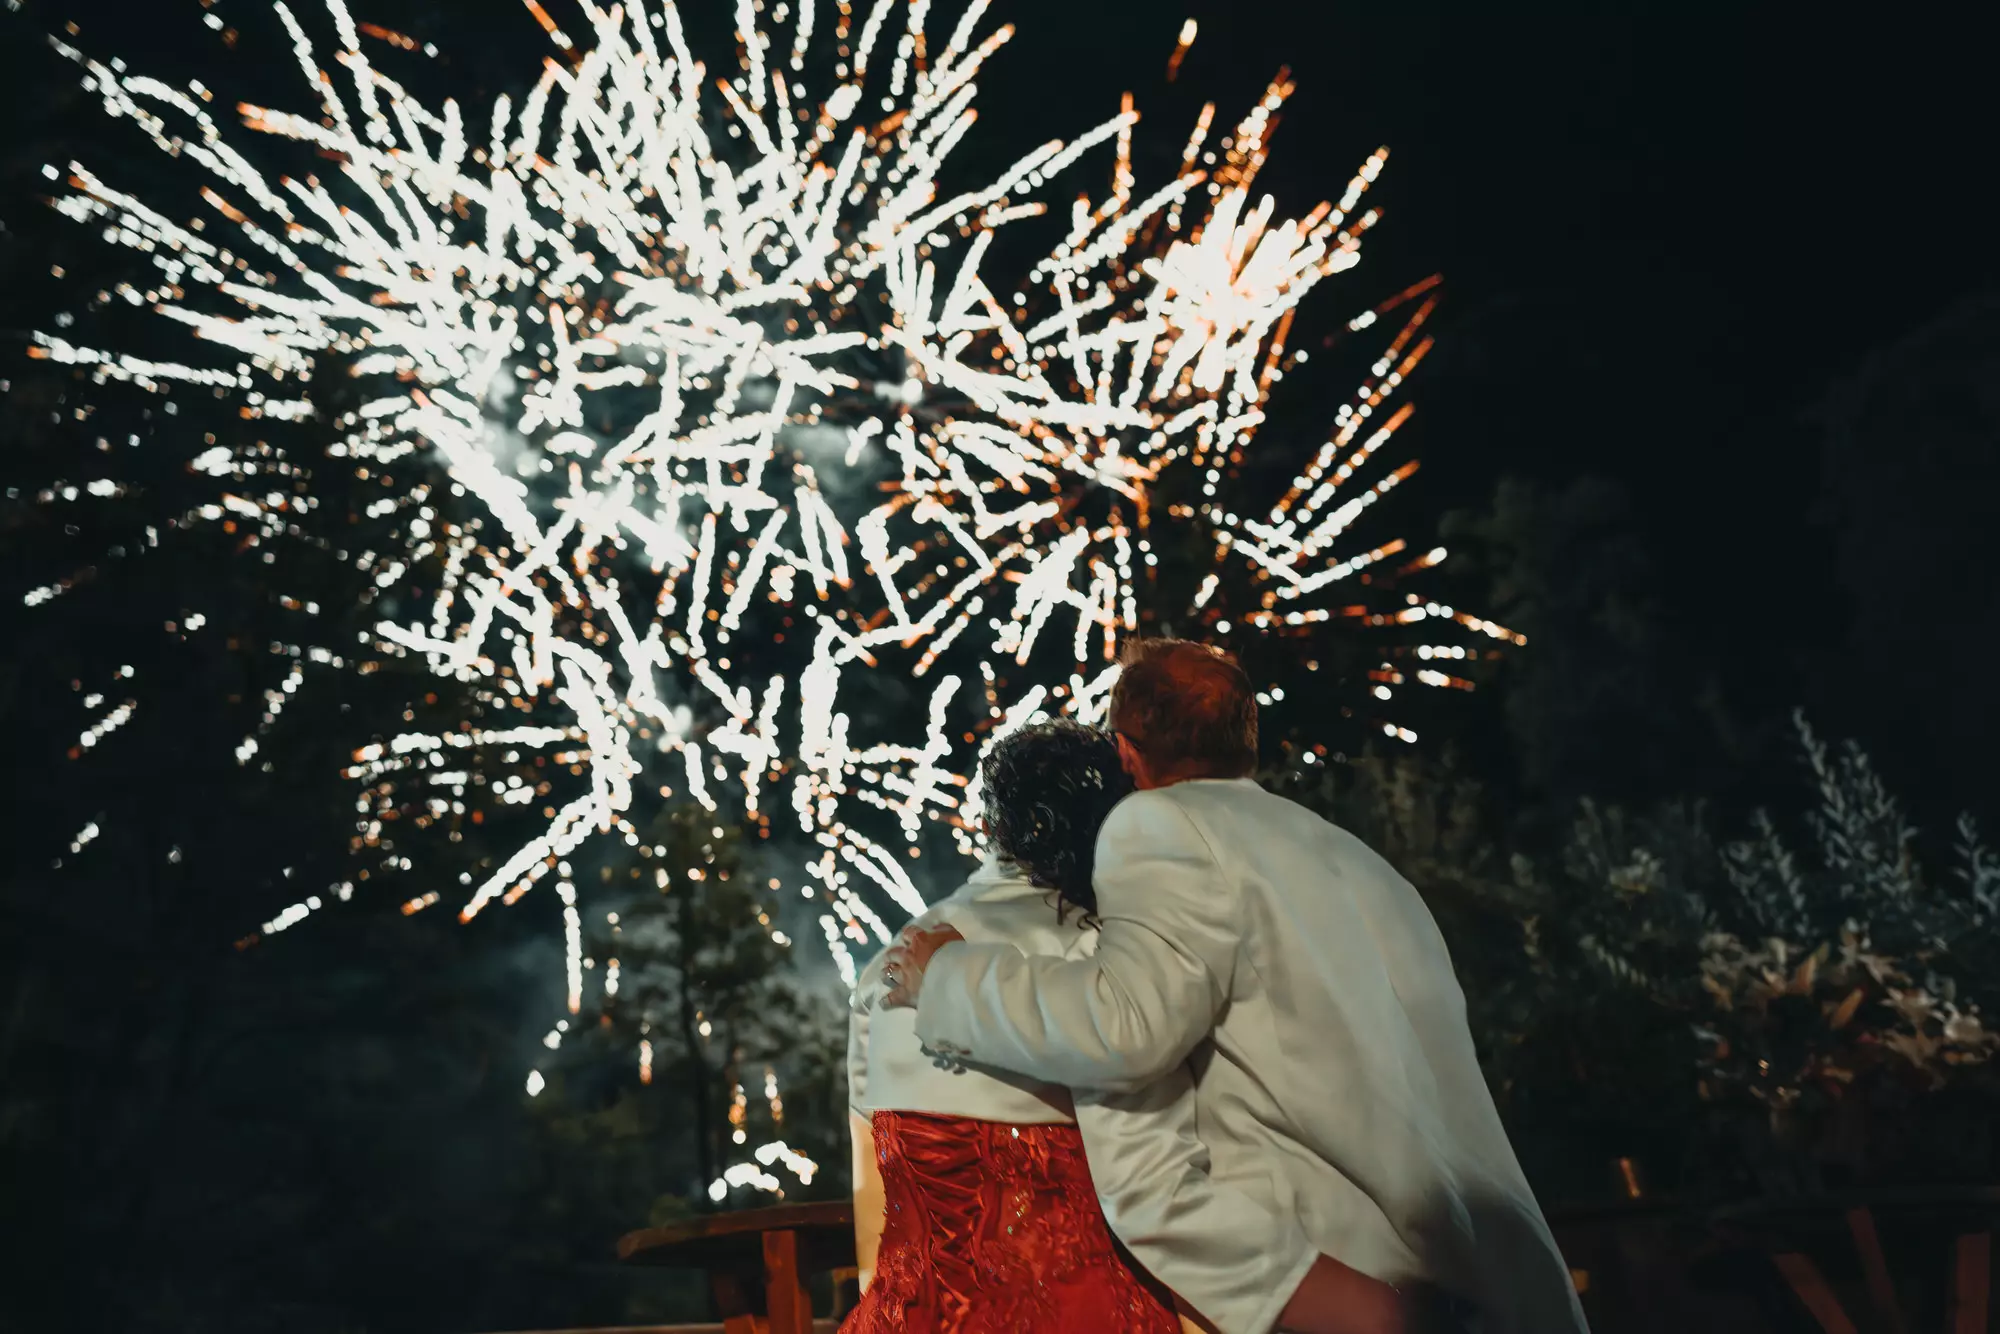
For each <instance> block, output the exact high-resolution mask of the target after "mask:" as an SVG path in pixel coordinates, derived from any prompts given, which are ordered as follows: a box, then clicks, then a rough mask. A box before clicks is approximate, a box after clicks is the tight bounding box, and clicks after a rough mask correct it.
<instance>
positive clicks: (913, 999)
mask: <svg viewBox="0 0 2000 1334" xmlns="http://www.w3.org/2000/svg"><path fill="white" fill-rule="evenodd" d="M964 939H965V937H964V936H961V935H960V934H958V932H957V931H955V930H953V929H952V928H951V927H948V926H940V927H936V928H933V929H932V930H929V931H918V930H916V929H915V928H913V927H904V928H903V934H902V935H900V936H898V937H897V938H896V943H895V944H894V945H891V946H890V947H889V952H888V953H887V954H885V955H883V956H882V957H883V960H884V963H883V965H882V982H883V984H884V985H885V986H887V987H888V988H889V990H888V992H887V993H886V994H884V996H883V997H882V1008H883V1009H886V1010H914V1009H916V1008H917V997H918V994H919V993H920V992H921V991H922V990H923V985H924V969H925V968H926V967H927V966H929V964H930V961H931V956H932V955H933V954H936V953H937V952H938V951H939V950H940V949H942V948H943V947H944V946H946V945H949V944H951V942H952V941H954V940H964Z"/></svg>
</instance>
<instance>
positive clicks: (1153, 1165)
mask: <svg viewBox="0 0 2000 1334" xmlns="http://www.w3.org/2000/svg"><path fill="white" fill-rule="evenodd" d="M1076 1124H1077V1129H1078V1130H1079V1131H1081V1132H1082V1135H1083V1148H1084V1156H1085V1157H1086V1158H1087V1159H1088V1160H1089V1162H1090V1179H1091V1181H1092V1183H1093V1184H1094V1185H1095V1186H1096V1187H1097V1195H1098V1199H1099V1200H1101V1201H1102V1202H1103V1205H1104V1217H1105V1220H1106V1221H1107V1222H1109V1223H1110V1224H1111V1230H1112V1232H1113V1233H1115V1234H1116V1235H1117V1237H1118V1239H1119V1240H1120V1241H1122V1242H1124V1243H1125V1246H1126V1248H1127V1249H1128V1250H1130V1251H1131V1252H1132V1255H1133V1258H1135V1259H1136V1260H1138V1262H1139V1263H1140V1264H1141V1265H1143V1266H1144V1267H1145V1268H1146V1270H1147V1272H1149V1273H1151V1274H1152V1275H1153V1277H1155V1278H1157V1279H1159V1280H1160V1281H1161V1282H1162V1283H1164V1284H1166V1285H1167V1286H1168V1287H1170V1288H1172V1289H1173V1290H1174V1295H1175V1296H1176V1297H1177V1298H1179V1299H1180V1300H1181V1301H1182V1302H1183V1303H1184V1304H1185V1305H1186V1306H1188V1307H1189V1308H1191V1309H1193V1310H1194V1311H1197V1312H1199V1313H1200V1314H1201V1316H1202V1318H1203V1319H1205V1320H1207V1321H1208V1322H1209V1323H1210V1324H1211V1325H1212V1326H1213V1327H1214V1328H1215V1329H1217V1330H1219V1331H1221V1334H1269V1331H1270V1330H1271V1329H1272V1328H1273V1327H1274V1326H1275V1325H1276V1324H1277V1321H1278V1317H1279V1314H1280V1312H1282V1311H1283V1309H1284V1307H1285V1305H1286V1302H1287V1301H1288V1300H1289V1299H1290V1297H1291V1295H1292V1293H1293V1292H1294V1290H1296V1289H1297V1288H1298V1286H1299V1284H1300V1283H1301V1282H1302V1281H1303V1280H1304V1279H1305V1276H1306V1274H1307V1272H1308V1271H1310V1270H1311V1268H1312V1266H1313V1263H1314V1261H1315V1260H1317V1259H1318V1258H1319V1250H1318V1248H1317V1247H1315V1246H1314V1245H1313V1244H1312V1242H1311V1241H1309V1240H1307V1238H1306V1235H1305V1232H1304V1231H1303V1230H1302V1229H1301V1228H1300V1227H1299V1224H1298V1221H1297V1220H1296V1219H1294V1218H1289V1217H1285V1216H1282V1215H1279V1214H1276V1213H1273V1212H1272V1211H1271V1210H1270V1209H1269V1208H1267V1207H1266V1206H1265V1205H1264V1204H1263V1203H1261V1202H1259V1201H1258V1200H1256V1199H1253V1198H1252V1197H1251V1196H1249V1195H1247V1194H1245V1193H1243V1192H1242V1191H1239V1190H1237V1189H1235V1188H1234V1187H1231V1186H1228V1185H1225V1184H1223V1183H1221V1182H1218V1181H1216V1180H1215V1179H1214V1178H1213V1177H1212V1176H1210V1175H1209V1160H1208V1148H1207V1146H1206V1145H1204V1144H1203V1143H1202V1142H1201V1140H1200V1139H1199V1138H1197V1137H1196V1134H1195V1095H1194V1080H1193V1078H1192V1077H1191V1076H1190V1075H1189V1073H1188V1070H1187V1067H1186V1066H1180V1067H1177V1068H1176V1069H1174V1070H1171V1071H1169V1072H1168V1073H1167V1074H1166V1075H1164V1076H1162V1077H1161V1078H1159V1079H1157V1080H1155V1081H1154V1082H1153V1083H1152V1084H1150V1085H1148V1086H1147V1087H1146V1088H1144V1089H1142V1090H1140V1091H1139V1092H1137V1093H1130V1094H1079V1095H1078V1097H1077V1101H1076Z"/></svg>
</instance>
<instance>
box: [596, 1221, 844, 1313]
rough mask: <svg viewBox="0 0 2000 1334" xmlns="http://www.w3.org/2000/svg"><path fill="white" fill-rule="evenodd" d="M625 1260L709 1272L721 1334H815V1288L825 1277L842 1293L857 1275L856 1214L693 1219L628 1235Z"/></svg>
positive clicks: (621, 1246) (621, 1243) (621, 1244)
mask: <svg viewBox="0 0 2000 1334" xmlns="http://www.w3.org/2000/svg"><path fill="white" fill-rule="evenodd" d="M618 1258H619V1259H621V1260H625V1261H627V1262H629V1263H632V1264H644V1265H665V1266H671V1267H673V1268H677V1269H701V1270H705V1271H706V1272H707V1274H708V1281H709V1291H710V1292H711V1293H713V1294H714V1297H715V1308H716V1311H717V1313H718V1314H720V1315H721V1316H722V1325H721V1327H720V1328H721V1331H722V1334H815V1321H814V1320H813V1314H812V1302H811V1298H810V1296H809V1292H808V1284H809V1282H810V1280H811V1279H812V1277H813V1276H814V1275H816V1274H826V1275H829V1276H830V1277H831V1278H832V1279H833V1284H834V1288H835V1291H836V1293H837V1292H838V1291H839V1288H840V1281H841V1279H843V1278H847V1277H851V1276H852V1274H853V1271H854V1209H853V1206H851V1205H849V1204H847V1203H845V1202H839V1203H832V1204H781V1205H779V1206H777V1207H776V1208H772V1209H749V1210H745V1211H743V1212H740V1213H730V1214H711V1215H709V1216H707V1217H705V1218H691V1219H689V1220H687V1221H686V1222H681V1223H671V1224H668V1225H667V1226H666V1227H649V1228H645V1229H643V1230H641V1231H638V1232H628V1233H626V1234H625V1235H624V1236H623V1237H621V1238H619V1240H618ZM817 1323H818V1325H819V1327H820V1328H823V1329H832V1328H833V1323H832V1322H829V1321H821V1322H817ZM681 1328H683V1329H687V1330H694V1329H697V1328H700V1327H699V1326H683V1327H681ZM708 1328H710V1329H713V1328H715V1327H714V1326H709V1327H708Z"/></svg>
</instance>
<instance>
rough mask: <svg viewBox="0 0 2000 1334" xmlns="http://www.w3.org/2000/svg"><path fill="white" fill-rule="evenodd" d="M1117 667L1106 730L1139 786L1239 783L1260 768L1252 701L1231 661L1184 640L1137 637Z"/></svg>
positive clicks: (1254, 700)
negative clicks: (1119, 669)
mask: <svg viewBox="0 0 2000 1334" xmlns="http://www.w3.org/2000/svg"><path fill="white" fill-rule="evenodd" d="M1121 661H1122V663H1123V665H1124V670H1123V671H1122V672H1120V673H1119V676H1118V682H1117V684H1116V685H1114V686H1112V688H1111V730H1112V731H1114V732H1116V733H1117V734H1118V751H1119V755H1120V757H1121V758H1122V759H1123V760H1124V763H1125V771H1126V772H1127V773H1129V774H1131V775H1132V781H1133V783H1134V784H1135V785H1136V786H1138V787H1141V788H1148V787H1165V786H1166V785H1167V784H1169V783H1179V782H1183V781H1185V780H1187V779H1190V778H1242V777H1245V776H1246V775H1248V774H1249V773H1250V772H1251V770H1253V769H1255V768H1256V767H1257V697H1256V693H1255V692H1254V691H1252V690H1251V688H1250V678H1249V677H1247V676H1245V675H1244V674H1243V669H1242V668H1240V667H1238V666H1237V665H1236V661H1235V659H1233V658H1231V657H1230V656H1229V655H1228V654H1226V653H1223V652H1221V651H1220V650H1218V649H1212V648H1209V647H1208V646H1207V645H1205V644H1196V643H1194V642H1192V641H1190V640H1186V639H1140V640H1134V641H1132V642H1130V643H1129V644H1127V646H1126V649H1125V652H1124V653H1123V654H1122V655H1121Z"/></svg>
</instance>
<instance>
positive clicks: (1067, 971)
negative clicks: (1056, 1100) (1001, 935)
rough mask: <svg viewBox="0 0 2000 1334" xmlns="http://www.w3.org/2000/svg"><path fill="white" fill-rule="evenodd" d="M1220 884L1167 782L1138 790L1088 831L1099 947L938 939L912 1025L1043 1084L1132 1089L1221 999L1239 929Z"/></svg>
mask: <svg viewBox="0 0 2000 1334" xmlns="http://www.w3.org/2000/svg"><path fill="white" fill-rule="evenodd" d="M1228 890H1229V886H1228V885H1227V883H1226V881H1225V880H1224V878H1223V875H1222V872H1221V868H1220V867H1219V866H1218V865H1217V864H1216V861H1215V858H1214V856H1213V855H1212V854H1211V853H1210V851H1209V847H1208V843H1207V841H1206V840H1205V839H1204V838H1203V837H1202V836H1201V833H1200V831H1199V830H1197V829H1196V827H1195V825H1194V823H1193V822H1192V821H1191V820H1190V819H1189V818H1188V817H1187V815H1186V813H1185V812H1184V811H1182V809H1181V807H1180V805H1179V803H1177V802H1176V801H1175V800H1174V799H1173V798H1172V797H1171V796H1170V795H1169V792H1168V791H1167V790H1159V791H1151V792H1139V793H1135V794H1133V795H1132V796H1130V797H1128V798H1126V799H1125V800H1124V801H1122V802H1120V803H1119V805H1118V807H1117V808H1116V809H1115V810H1113V811H1112V813H1111V818H1110V819H1108V820H1106V821H1105V823H1104V829H1103V831H1102V833H1100V834H1099V836H1098V840H1097V904H1098V914H1097V915H1098V918H1099V920H1100V921H1101V922H1102V924H1103V925H1102V929H1101V931H1100V932H1099V935H1098V947H1097V952H1096V953H1095V954H1094V955H1092V956H1090V957H1088V958H1082V959H1059V958H1051V957H1047V956H1038V957H1033V958H1030V957H1025V956H1023V955H1022V954H1021V953H1020V951H1018V950H1015V949H1013V948H1012V947H1010V946H1005V945H975V944H971V943H967V944H951V945H947V946H945V947H944V948H943V949H941V950H939V951H938V952H937V953H936V954H935V955H933V956H932V957H931V960H930V963H929V966H928V967H927V969H926V970H925V976H924V983H923V989H922V991H921V992H920V993H919V1004H918V1009H917V1036H918V1037H919V1038H920V1039H922V1041H923V1042H924V1044H925V1046H927V1047H929V1048H930V1049H931V1050H933V1051H935V1052H937V1053H938V1054H940V1055H943V1056H951V1057H957V1058H959V1059H963V1060H967V1061H974V1062H977V1063H979V1064H982V1065H988V1066H994V1067H997V1068H999V1069H1002V1070H1009V1071H1012V1072H1014V1073H1016V1074H1022V1075H1027V1076H1029V1077H1031V1078H1035V1079H1040V1080H1043V1081H1045V1082H1048V1083H1051V1084H1067V1085H1069V1086H1070V1087H1072V1088H1078V1089H1105V1090H1121V1091H1133V1090H1137V1089H1140V1088H1143V1087H1144V1086H1145V1085H1147V1084H1149V1083H1151V1082H1152V1081H1153V1080H1155V1079H1158V1078H1160V1077H1161V1076H1162V1075H1165V1074H1166V1073H1168V1072H1169V1071H1171V1070H1173V1069H1174V1068H1175V1067H1176V1066H1178V1065H1180V1064H1181V1062H1182V1061H1184V1060H1185V1059H1186V1058H1187V1054H1188V1052H1190V1051H1191V1050H1193V1048H1194V1046H1195V1044H1196V1043H1198V1042H1200V1041H1201V1040H1202V1039H1203V1038H1204V1037H1206V1036H1207V1035H1208V1033H1209V1031H1210V1029H1212V1028H1213V1027H1214V1025H1215V1016H1216V1014H1217V1012H1218V1011H1219V1010H1220V1009H1221V1007H1222V1004H1223V1002H1224V1001H1225V1000H1226V999H1227V998H1228V996H1229V988H1230V984H1231V981H1232V978H1233V973H1234V968H1235V960H1236V955H1237V951H1238V948H1239V946H1240V944H1241V935H1240V931H1239V929H1238V927H1237V925H1236V920H1235V918H1236V914H1235V913H1234V912H1233V911H1232V908H1231V905H1230V901H1229V900H1230V895H1229V893H1228Z"/></svg>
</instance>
